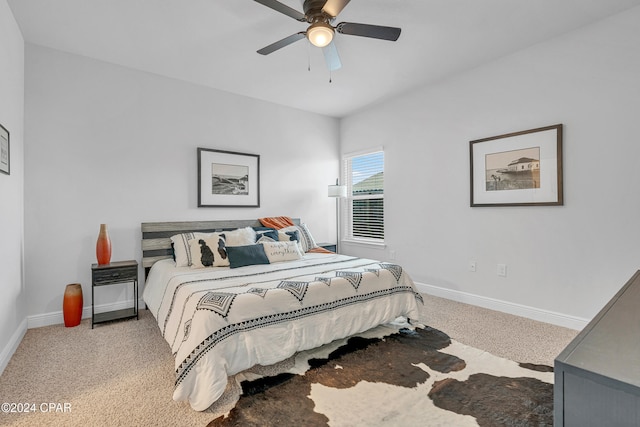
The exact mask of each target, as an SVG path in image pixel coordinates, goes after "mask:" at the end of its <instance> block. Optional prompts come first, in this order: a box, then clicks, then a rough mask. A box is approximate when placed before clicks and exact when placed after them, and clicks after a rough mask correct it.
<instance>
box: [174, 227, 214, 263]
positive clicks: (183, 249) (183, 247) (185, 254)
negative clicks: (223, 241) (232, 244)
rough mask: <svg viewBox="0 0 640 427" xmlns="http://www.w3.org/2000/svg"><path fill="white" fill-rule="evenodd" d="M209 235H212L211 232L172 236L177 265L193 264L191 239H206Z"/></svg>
mask: <svg viewBox="0 0 640 427" xmlns="http://www.w3.org/2000/svg"><path fill="white" fill-rule="evenodd" d="M209 236H211V233H180V234H176V235H173V236H171V243H172V244H173V245H172V246H173V257H174V259H175V260H176V267H189V266H190V265H191V250H190V249H189V240H193V239H204V238H207V237H209Z"/></svg>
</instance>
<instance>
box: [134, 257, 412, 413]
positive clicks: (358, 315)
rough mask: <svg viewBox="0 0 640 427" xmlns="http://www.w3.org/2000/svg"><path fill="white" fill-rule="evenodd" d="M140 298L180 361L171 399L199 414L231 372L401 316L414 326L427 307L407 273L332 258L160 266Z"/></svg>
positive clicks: (168, 263)
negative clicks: (233, 265) (421, 306)
mask: <svg viewBox="0 0 640 427" xmlns="http://www.w3.org/2000/svg"><path fill="white" fill-rule="evenodd" d="M143 297H144V300H145V302H146V304H147V306H148V307H149V310H151V312H152V313H153V314H154V316H155V318H156V320H157V322H158V326H159V327H160V330H161V332H162V335H163V336H164V338H165V339H166V341H167V342H168V343H169V345H170V346H171V349H172V352H173V355H174V357H175V369H176V382H175V391H174V394H173V398H174V400H178V401H181V400H186V401H188V402H189V403H190V405H191V407H192V408H193V409H195V410H199V411H202V410H205V409H207V408H208V407H209V406H210V405H211V404H212V403H213V402H215V401H216V400H217V399H218V398H219V397H220V396H221V395H222V393H223V392H224V390H225V387H226V385H227V378H228V376H230V375H234V374H236V373H238V372H241V371H243V370H246V369H248V368H250V367H252V366H254V365H256V364H261V365H269V364H273V363H276V362H279V361H281V360H284V359H286V358H287V357H289V356H291V355H293V354H294V353H295V352H297V351H301V350H307V349H310V348H315V347H318V346H320V345H322V344H326V343H328V342H331V341H333V340H335V339H338V338H344V337H347V336H350V335H353V334H356V333H359V332H363V331H366V330H368V329H370V328H372V327H375V326H377V325H380V324H383V323H388V322H391V321H393V320H395V319H396V318H397V317H400V316H404V317H407V318H408V319H413V320H417V319H418V316H419V314H418V305H417V304H418V301H420V302H421V301H422V297H421V296H420V294H419V293H418V292H417V291H416V289H415V287H414V285H413V282H412V280H411V278H410V277H409V276H408V275H407V274H406V273H405V272H404V270H403V269H402V267H400V266H398V265H395V264H389V263H384V262H379V261H374V260H369V259H362V258H354V257H349V256H345V255H336V254H332V255H327V254H306V255H305V257H304V258H302V259H300V260H296V261H290V262H282V263H276V264H269V265H256V266H249V267H242V268H237V269H229V268H226V267H218V268H206V269H191V268H176V267H175V264H174V263H173V261H171V260H163V261H159V262H157V263H156V264H155V265H154V267H153V268H152V270H151V272H150V274H149V277H148V279H147V283H146V285H145V290H144V295H143Z"/></svg>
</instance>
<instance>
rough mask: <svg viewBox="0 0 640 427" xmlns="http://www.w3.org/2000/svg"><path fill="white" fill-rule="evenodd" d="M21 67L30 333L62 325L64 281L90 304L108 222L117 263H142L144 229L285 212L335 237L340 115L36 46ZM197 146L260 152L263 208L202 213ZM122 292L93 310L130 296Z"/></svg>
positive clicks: (108, 294) (105, 296) (103, 297)
mask: <svg viewBox="0 0 640 427" xmlns="http://www.w3.org/2000/svg"><path fill="white" fill-rule="evenodd" d="M25 68H26V69H25V73H26V101H25V127H26V129H27V130H28V131H27V143H26V150H25V162H26V178H25V210H26V214H25V239H26V245H25V257H26V284H27V288H28V291H29V315H30V317H29V320H30V321H29V325H30V326H38V325H41V324H47V323H52V322H55V321H58V322H61V321H62V317H61V314H60V312H61V307H62V297H63V292H64V288H65V286H66V284H68V283H74V282H80V283H81V284H82V286H83V293H84V300H85V307H90V304H91V300H90V296H91V287H90V279H91V274H90V273H91V269H90V267H91V264H92V263H94V262H96V261H95V242H96V238H97V235H98V228H99V224H101V223H106V224H107V225H108V227H109V231H110V236H111V242H112V246H113V253H112V260H113V261H116V260H125V259H137V260H138V261H140V259H141V249H140V239H141V233H140V223H141V222H148V221H188V220H204V219H230V218H237V219H255V218H258V217H262V216H272V215H289V216H292V217H300V218H302V219H303V220H304V221H305V222H307V223H308V224H309V226H310V228H311V230H312V231H313V232H314V234H315V236H316V237H317V238H318V240H326V239H330V238H331V236H332V235H333V230H334V228H333V227H334V223H335V216H334V204H333V200H332V199H329V198H328V197H327V196H326V191H327V190H326V189H327V185H328V184H331V183H332V182H334V181H335V177H336V176H337V173H338V161H337V159H338V158H339V147H338V132H339V129H338V121H337V120H336V119H332V118H328V117H324V116H320V115H316V114H311V113H306V112H302V111H299V110H294V109H290V108H285V107H281V106H277V105H274V104H269V103H266V102H262V101H256V100H252V99H249V98H245V97H240V96H236V95H232V94H229V93H225V92H221V91H217V90H212V89H208V88H204V87H200V86H196V85H192V84H188V83H185V82H181V81H177V80H172V79H168V78H164V77H160V76H157V75H152V74H148V73H143V72H138V71H134V70H131V69H127V68H123V67H119V66H116V65H112V64H108V63H104V62H100V61H96V60H92V59H88V58H85V57H80V56H76V55H71V54H67V53H63V52H60V51H56V50H51V49H48V48H43V47H40V46H35V45H30V44H27V45H26V65H25ZM197 147H207V148H213V149H222V150H232V151H239V152H247V153H253V154H259V155H260V156H261V158H260V161H261V207H260V208H197V181H196V180H197V161H196V148H197ZM0 178H1V177H0ZM121 288H122V289H115V290H114V289H111V290H101V294H100V296H99V297H97V298H96V302H97V303H98V304H107V303H110V302H111V301H126V300H127V299H130V298H132V293H131V292H130V291H127V290H126V289H125V288H126V287H125V286H122V287H121ZM87 312H88V310H86V309H85V313H87ZM89 312H90V311H89Z"/></svg>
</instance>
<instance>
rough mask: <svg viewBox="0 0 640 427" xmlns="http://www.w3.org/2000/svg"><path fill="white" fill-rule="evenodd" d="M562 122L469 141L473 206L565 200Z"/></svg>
mask: <svg viewBox="0 0 640 427" xmlns="http://www.w3.org/2000/svg"><path fill="white" fill-rule="evenodd" d="M562 131H563V126H562V124H557V125H552V126H545V127H540V128H535V129H529V130H525V131H521V132H513V133H508V134H504V135H498V136H492V137H489V138H483V139H477V140H474V141H470V142H469V153H470V171H471V207H483V206H558V205H563V204H564V196H563V178H562Z"/></svg>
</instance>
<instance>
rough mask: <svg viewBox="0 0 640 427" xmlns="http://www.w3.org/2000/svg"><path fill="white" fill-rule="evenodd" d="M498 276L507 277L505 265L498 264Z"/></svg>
mask: <svg viewBox="0 0 640 427" xmlns="http://www.w3.org/2000/svg"><path fill="white" fill-rule="evenodd" d="M497 273H498V276H500V277H507V264H498V271H497Z"/></svg>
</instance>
